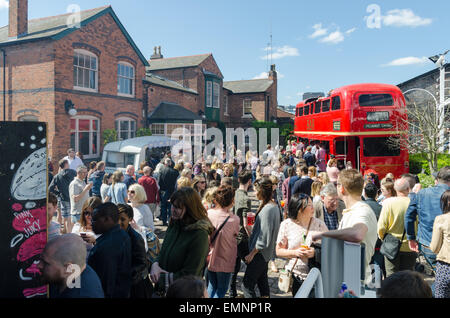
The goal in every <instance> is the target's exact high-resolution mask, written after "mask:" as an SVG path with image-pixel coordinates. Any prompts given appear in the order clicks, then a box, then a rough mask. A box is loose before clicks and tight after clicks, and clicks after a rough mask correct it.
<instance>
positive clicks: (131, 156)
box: [106, 151, 136, 168]
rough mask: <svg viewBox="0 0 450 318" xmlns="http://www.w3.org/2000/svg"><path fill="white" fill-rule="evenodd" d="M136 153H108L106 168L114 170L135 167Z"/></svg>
mask: <svg viewBox="0 0 450 318" xmlns="http://www.w3.org/2000/svg"><path fill="white" fill-rule="evenodd" d="M135 158H136V154H135V153H124V152H114V151H108V152H107V154H106V166H107V167H112V168H126V167H127V166H128V165H134V160H135Z"/></svg>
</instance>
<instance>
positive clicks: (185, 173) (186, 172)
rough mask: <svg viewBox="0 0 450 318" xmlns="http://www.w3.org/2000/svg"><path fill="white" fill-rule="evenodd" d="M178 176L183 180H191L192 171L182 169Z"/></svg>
mask: <svg viewBox="0 0 450 318" xmlns="http://www.w3.org/2000/svg"><path fill="white" fill-rule="evenodd" d="M180 176H181V177H184V178H188V179H191V177H192V170H191V169H189V168H184V169H183V171H181V173H180Z"/></svg>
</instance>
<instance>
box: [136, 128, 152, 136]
mask: <svg viewBox="0 0 450 318" xmlns="http://www.w3.org/2000/svg"><path fill="white" fill-rule="evenodd" d="M151 135H152V131H151V129H150V128H139V129H138V130H137V131H136V137H143V136H151Z"/></svg>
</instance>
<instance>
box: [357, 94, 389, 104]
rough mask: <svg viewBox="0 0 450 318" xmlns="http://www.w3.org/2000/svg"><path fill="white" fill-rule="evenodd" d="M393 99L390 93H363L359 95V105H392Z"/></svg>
mask: <svg viewBox="0 0 450 318" xmlns="http://www.w3.org/2000/svg"><path fill="white" fill-rule="evenodd" d="M393 105H394V99H393V98H392V95H391V94H364V95H360V96H359V106H362V107H374V106H393Z"/></svg>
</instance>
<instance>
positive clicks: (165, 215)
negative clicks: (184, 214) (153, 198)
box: [160, 191, 172, 224]
mask: <svg viewBox="0 0 450 318" xmlns="http://www.w3.org/2000/svg"><path fill="white" fill-rule="evenodd" d="M171 195H172V193H169V192H167V191H161V192H160V197H161V220H162V221H163V224H167V221H168V219H170V216H171V214H172V210H171V208H172V207H171V204H170V203H169V202H168V200H169V199H170V196H171Z"/></svg>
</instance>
